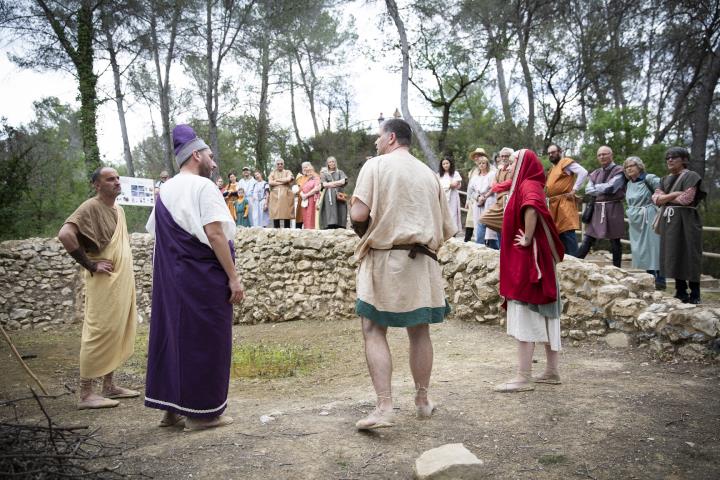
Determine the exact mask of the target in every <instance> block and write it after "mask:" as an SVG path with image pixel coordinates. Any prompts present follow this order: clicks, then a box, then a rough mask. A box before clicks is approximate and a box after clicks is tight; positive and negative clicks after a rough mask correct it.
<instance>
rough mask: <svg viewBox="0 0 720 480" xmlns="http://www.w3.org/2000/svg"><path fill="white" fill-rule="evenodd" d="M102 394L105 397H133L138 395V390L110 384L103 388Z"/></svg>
mask: <svg viewBox="0 0 720 480" xmlns="http://www.w3.org/2000/svg"><path fill="white" fill-rule="evenodd" d="M102 394H103V396H105V397H106V398H135V397H138V396H140V392H138V391H136V390H130V389H129V388H123V387H118V386H117V385H110V388H103V392H102Z"/></svg>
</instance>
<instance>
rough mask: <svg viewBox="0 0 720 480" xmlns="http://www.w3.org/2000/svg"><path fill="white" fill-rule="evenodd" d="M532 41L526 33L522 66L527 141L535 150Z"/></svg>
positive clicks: (522, 44)
mask: <svg viewBox="0 0 720 480" xmlns="http://www.w3.org/2000/svg"><path fill="white" fill-rule="evenodd" d="M529 41H530V33H529V32H527V33H524V34H523V37H521V40H520V51H519V52H518V56H519V57H520V65H521V66H522V71H523V78H524V81H525V91H526V93H527V102H528V119H527V134H526V135H527V140H528V142H530V143H529V145H530V148H535V89H534V88H533V78H532V74H531V73H530V66H529V65H528V60H527V44H528V42H529Z"/></svg>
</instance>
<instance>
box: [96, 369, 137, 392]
mask: <svg viewBox="0 0 720 480" xmlns="http://www.w3.org/2000/svg"><path fill="white" fill-rule="evenodd" d="M113 373H114V372H110V373H108V374H107V375H105V376H104V377H103V389H102V394H103V396H104V397H106V398H134V397H137V396H139V395H140V392H137V391H135V390H130V389H129V388H123V387H118V386H117V385H115V384H114V383H113Z"/></svg>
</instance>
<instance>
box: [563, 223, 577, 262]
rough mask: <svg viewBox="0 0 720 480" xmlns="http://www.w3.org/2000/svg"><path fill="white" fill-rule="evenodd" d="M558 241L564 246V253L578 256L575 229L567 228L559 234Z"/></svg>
mask: <svg viewBox="0 0 720 480" xmlns="http://www.w3.org/2000/svg"><path fill="white" fill-rule="evenodd" d="M560 241H561V242H562V244H563V247H565V255H572V256H573V257H577V256H578V241H577V235H575V230H567V231H565V232H562V233H561V234H560Z"/></svg>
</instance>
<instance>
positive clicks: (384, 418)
mask: <svg viewBox="0 0 720 480" xmlns="http://www.w3.org/2000/svg"><path fill="white" fill-rule="evenodd" d="M394 426H395V413H394V412H393V411H392V410H380V409H379V408H376V409H375V410H373V411H372V413H370V415H368V416H367V417H365V418H363V419H362V420H358V421H357V423H355V428H357V429H358V430H374V429H376V428H386V427H394Z"/></svg>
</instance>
